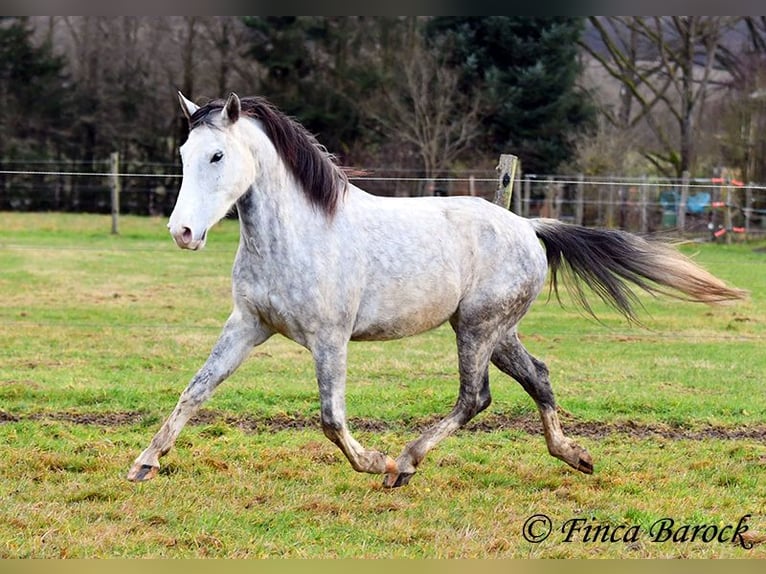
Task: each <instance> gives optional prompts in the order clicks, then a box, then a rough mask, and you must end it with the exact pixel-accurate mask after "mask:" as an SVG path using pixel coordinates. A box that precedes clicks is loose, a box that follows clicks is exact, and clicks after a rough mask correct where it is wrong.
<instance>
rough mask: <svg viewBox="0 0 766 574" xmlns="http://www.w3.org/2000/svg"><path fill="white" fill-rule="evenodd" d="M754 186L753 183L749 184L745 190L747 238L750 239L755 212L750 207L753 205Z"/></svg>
mask: <svg viewBox="0 0 766 574" xmlns="http://www.w3.org/2000/svg"><path fill="white" fill-rule="evenodd" d="M752 186H753V184H752V182H750V183H748V184H747V187H746V188H745V209H744V210H743V211H744V214H745V238H748V237H750V218H751V217H752V214H753V211H752V208H751V207H750V206H751V205H753V187H752Z"/></svg>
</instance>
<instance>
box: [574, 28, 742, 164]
mask: <svg viewBox="0 0 766 574" xmlns="http://www.w3.org/2000/svg"><path fill="white" fill-rule="evenodd" d="M734 21H735V20H734V19H732V18H725V17H721V16H671V17H652V18H647V17H642V16H636V17H616V16H609V17H591V18H590V23H591V25H592V26H593V28H594V29H595V30H596V31H597V33H598V36H599V39H600V44H592V43H589V42H585V41H583V42H581V46H582V47H583V48H584V49H585V50H586V51H587V52H588V53H589V54H590V55H591V56H592V57H593V58H594V59H595V60H596V61H597V62H599V63H600V64H601V65H602V66H603V68H604V69H605V70H606V71H607V72H608V74H609V75H610V76H612V77H613V78H615V79H616V80H617V81H619V82H620V85H621V108H620V113H619V114H617V115H615V114H614V113H612V112H610V111H609V110H608V109H603V110H602V111H603V112H604V115H605V117H607V119H609V121H611V122H612V123H613V124H614V125H616V126H619V127H622V128H630V127H633V126H635V125H637V124H638V123H639V122H640V121H644V122H646V124H647V125H648V126H649V128H650V129H651V131H652V133H653V134H654V135H655V137H656V147H655V149H646V150H644V155H645V156H646V158H647V159H648V160H649V161H651V162H652V163H653V164H654V165H655V166H656V167H657V169H658V170H660V171H661V172H663V173H666V174H667V175H671V176H675V177H681V175H682V174H683V173H684V172H685V171H694V167H695V162H696V155H695V153H696V148H695V141H696V139H697V137H698V128H699V124H700V118H701V117H702V114H703V113H704V111H705V106H706V102H707V99H708V96H709V88H710V86H711V79H712V73H713V71H714V67H713V66H714V64H715V63H716V60H717V55H718V50H719V48H720V45H721V39H722V34H723V32H724V31H725V30H726V29H728V28H729V27H731V25H732V24H733V23H734ZM639 44H640V45H641V47H642V48H641V50H639V48H638V46H639ZM633 104H637V109H636V108H634V107H633ZM663 112H664V113H665V114H667V115H669V116H670V118H671V120H672V121H671V122H666V121H663V120H664V118H663V116H662V113H663ZM671 128H672V129H671Z"/></svg>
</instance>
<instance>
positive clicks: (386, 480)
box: [383, 472, 415, 488]
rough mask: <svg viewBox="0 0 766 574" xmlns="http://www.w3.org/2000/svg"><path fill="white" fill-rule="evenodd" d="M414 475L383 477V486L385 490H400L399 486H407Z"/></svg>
mask: <svg viewBox="0 0 766 574" xmlns="http://www.w3.org/2000/svg"><path fill="white" fill-rule="evenodd" d="M414 475H415V473H414V472H400V473H398V474H387V475H386V476H384V477H383V486H384V487H385V488H398V487H399V486H406V485H407V484H408V483H409V482H410V479H411V478H412V477H413V476H414Z"/></svg>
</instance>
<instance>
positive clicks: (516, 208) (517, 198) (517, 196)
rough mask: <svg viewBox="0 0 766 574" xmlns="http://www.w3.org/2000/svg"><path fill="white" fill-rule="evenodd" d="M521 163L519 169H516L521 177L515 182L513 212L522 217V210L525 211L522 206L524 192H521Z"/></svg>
mask: <svg viewBox="0 0 766 574" xmlns="http://www.w3.org/2000/svg"><path fill="white" fill-rule="evenodd" d="M520 166H521V162H519V167H517V168H516V169H517V170H518V172H519V176H518V177H517V178H515V179H514V180H513V212H514V213H515V214H517V215H522V210H523V209H524V208H523V206H522V201H521V200H522V191H521V174H522V170H521V167H520Z"/></svg>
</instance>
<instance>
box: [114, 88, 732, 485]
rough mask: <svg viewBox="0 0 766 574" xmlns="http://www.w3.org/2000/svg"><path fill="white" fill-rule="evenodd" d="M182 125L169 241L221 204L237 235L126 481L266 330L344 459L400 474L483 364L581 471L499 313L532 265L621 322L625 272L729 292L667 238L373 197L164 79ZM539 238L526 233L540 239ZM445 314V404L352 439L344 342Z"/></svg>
mask: <svg viewBox="0 0 766 574" xmlns="http://www.w3.org/2000/svg"><path fill="white" fill-rule="evenodd" d="M179 99H180V102H181V107H182V109H183V112H184V114H185V115H186V117H187V119H188V121H189V126H190V133H189V137H188V140H187V141H186V143H185V144H184V145H183V146H182V148H181V157H182V161H183V183H182V185H181V190H180V192H179V196H178V202H177V204H176V206H175V209H174V210H173V213H172V215H171V216H170V221H169V223H168V228H169V230H170V233H171V234H172V236H173V238H174V239H175V242H176V243H177V244H178V246H179V247H181V248H184V249H192V250H196V249H200V248H202V247H203V246H204V245H205V241H206V239H207V231H208V229H210V227H211V226H213V225H214V224H215V223H216V222H217V221H219V220H220V219H221V218H222V217H224V216H225V215H226V213H227V212H228V211H229V210H230V209H231V208H232V206H233V205H236V207H237V211H238V213H239V219H240V229H241V238H240V243H239V249H238V251H237V255H236V260H235V263H234V269H233V284H232V292H233V299H234V306H233V310H232V313H231V315H230V317H229V318H228V320H227V321H226V324H225V325H224V328H223V332H222V333H221V336H220V338H219V340H218V342H217V343H216V344H215V346H214V348H213V350H212V352H211V353H210V356H209V358H208V359H207V361H206V362H205V364H204V365H203V366H202V368H201V369H200V370H199V371H198V372H197V374H196V375H195V376H194V377H193V378H192V380H191V382H190V383H189V385H188V386H187V388H186V389H185V390H184V391H183V393H182V394H181V397H180V399H179V401H178V404H177V405H176V407H175V409H174V410H173V412H172V413H171V415H170V416H169V418H168V419H167V420H166V421H165V423H164V424H163V425H162V427H161V428H160V430H159V431H158V432H157V434H156V435H155V436H154V438H153V439H152V441H151V444H150V445H149V447H148V448H147V449H146V450H144V451H143V452H142V453H141V455H140V456H139V457H138V458H137V459H136V461H135V464H134V465H133V467H132V468H131V470H130V471H129V473H128V479H129V480H131V481H143V480H148V479H151V478H153V477H154V476H155V475H156V474H157V472H158V470H159V459H160V457H161V456H163V455H165V454H167V452H168V451H169V450H170V449H171V447H172V445H173V444H174V442H175V440H176V438H177V437H178V435H179V433H180V432H181V429H182V428H183V426H184V425H185V424H186V422H187V421H188V420H189V418H190V417H192V416H193V415H194V413H195V412H196V411H197V410H198V409H199V407H200V406H201V405H202V403H203V402H204V401H205V400H206V399H207V398H208V397H210V395H211V394H212V392H213V390H214V389H215V388H216V387H217V386H218V384H219V383H221V382H222V381H223V380H224V379H226V378H227V377H228V376H229V375H231V374H232V373H233V372H234V370H235V369H236V368H237V367H238V366H239V365H240V364H241V363H242V361H243V360H244V359H245V358H246V357H247V356H248V354H249V353H250V351H251V350H252V348H253V347H254V346H256V345H260V344H261V343H263V342H264V341H266V340H267V339H268V338H269V337H271V336H272V335H274V334H275V333H279V334H282V335H284V336H285V337H289V338H290V339H292V340H294V341H296V342H297V343H299V344H301V345H303V346H304V347H306V348H307V349H308V350H309V351H310V352H311V354H312V356H313V358H314V362H315V365H316V376H317V380H318V383H319V396H320V413H321V425H322V430H323V431H324V434H325V435H326V436H327V437H328V438H329V439H330V440H331V441H332V442H334V443H335V444H336V445H337V446H338V447H339V448H340V449H341V450H342V451H343V454H344V455H345V456H346V458H348V460H349V462H350V463H351V466H352V467H353V468H354V469H355V470H357V471H359V472H369V473H377V474H383V475H385V476H384V479H383V484H384V485H385V486H387V487H395V486H400V485H404V484H407V482H408V481H409V479H410V478H411V477H412V475H413V474H414V473H415V471H416V469H417V467H418V465H419V464H420V463H421V462H422V461H423V458H424V457H425V456H426V453H427V452H428V451H429V450H430V449H431V448H433V447H434V446H435V445H436V444H437V443H438V442H439V441H441V440H442V439H444V438H445V437H446V436H447V435H449V434H450V433H452V432H453V431H455V430H456V429H458V428H460V427H461V426H462V425H464V424H466V423H467V422H468V421H469V420H471V419H472V418H473V417H474V416H476V415H477V414H478V413H479V412H481V411H483V410H484V409H486V408H487V406H489V404H490V400H491V398H490V389H489V375H488V367H489V363H490V361H491V362H492V363H493V364H494V365H495V366H497V368H499V369H500V370H501V371H502V372H504V373H506V374H508V375H509V376H511V377H513V378H514V379H516V380H517V381H518V382H519V383H520V384H521V385H522V387H523V388H524V390H526V391H527V393H529V395H530V396H531V397H532V399H533V400H534V401H535V403H536V404H537V407H538V409H539V411H540V416H541V419H542V424H543V431H544V434H545V441H546V443H547V446H548V451H549V452H550V454H551V455H553V456H555V457H557V458H559V459H561V460H563V461H564V462H566V463H567V464H569V465H570V466H572V467H574V468H576V469H577V470H580V471H582V472H585V473H591V472H593V463H592V460H591V457H590V455H589V454H588V452H587V451H586V450H585V449H584V448H582V447H580V446H579V445H577V444H576V443H575V442H574V441H572V440H571V439H569V438H568V437H567V436H565V435H564V432H563V431H562V429H561V424H560V423H559V419H558V416H557V414H556V403H555V400H554V397H553V391H552V389H551V385H550V382H549V380H548V369H547V368H546V366H545V364H543V363H542V362H541V361H539V360H537V359H535V358H534V357H532V356H531V355H530V354H529V353H528V352H527V350H526V349H525V348H524V346H523V345H522V344H521V342H520V341H519V338H518V335H517V325H518V323H519V321H520V320H521V318H522V317H523V316H524V314H525V313H526V312H527V311H528V310H529V308H530V306H531V305H532V302H533V301H534V300H535V298H536V297H537V296H538V294H539V293H540V292H541V290H542V289H543V286H544V283H545V278H546V275H547V272H548V268H550V270H551V274H552V285H553V287H554V289H555V288H556V287H557V278H558V274H559V273H560V272H561V271H564V272H566V274H567V275H568V276H569V277H570V278H572V279H574V281H573V282H572V283H573V285H574V293H575V296H576V298H577V300H578V301H579V302H580V303H582V304H583V305H584V307H585V308H586V309H588V310H589V307H588V304H587V301H586V300H585V297H584V290H583V288H582V286H581V284H584V286H586V287H588V288H590V289H592V290H593V291H595V292H596V293H597V294H598V295H599V296H601V298H602V299H604V300H605V301H607V302H609V303H611V304H612V305H613V306H614V307H616V308H617V309H618V310H619V311H621V312H622V313H623V314H625V315H626V316H627V317H628V318H629V319H633V318H635V317H634V314H633V307H634V306H635V304H636V297H635V294H634V293H633V292H632V291H631V290H630V288H629V287H628V283H633V284H635V285H638V286H639V287H641V288H643V289H645V290H647V291H649V292H662V290H663V289H664V288H666V287H667V288H670V290H671V293H673V292H675V293H676V295H677V296H679V297H682V298H685V299H688V300H691V301H698V302H705V303H717V302H722V301H727V300H732V299H740V298H742V297H744V296H745V294H744V292H743V291H740V290H738V289H733V288H730V287H728V286H726V285H725V284H724V283H723V282H722V281H720V280H719V279H717V278H715V277H713V276H712V275H711V274H709V273H708V272H706V271H704V270H703V269H701V268H700V267H698V266H697V265H695V264H694V263H692V262H691V261H689V260H688V259H687V258H685V257H684V256H683V255H681V254H679V253H678V252H677V251H676V250H674V249H672V248H670V247H668V246H665V245H661V244H657V243H652V242H647V241H645V240H643V239H641V238H639V237H637V236H634V235H631V234H628V233H624V232H619V231H608V230H593V229H587V228H583V227H578V226H572V225H566V224H563V223H560V222H558V221H554V220H545V219H536V220H529V219H524V218H521V217H518V216H516V215H514V214H513V213H511V212H509V211H507V210H505V209H502V208H500V207H499V206H497V205H494V204H492V203H490V202H488V201H485V200H483V199H479V198H471V197H459V198H432V197H428V198H383V197H375V196H372V195H369V194H367V193H365V192H364V191H362V190H361V189H359V188H357V187H356V186H354V185H352V184H350V183H349V181H348V179H347V177H346V175H345V173H344V172H343V170H342V169H340V168H339V167H338V166H336V164H335V163H334V161H333V159H332V157H331V156H329V155H328V154H327V152H326V151H325V149H324V148H323V147H322V146H320V145H319V144H318V143H317V142H316V140H315V139H314V138H313V137H312V136H311V135H310V134H309V133H308V132H307V131H306V130H305V129H304V128H303V127H302V126H300V125H299V124H298V123H296V122H295V121H293V120H291V119H290V118H288V117H286V116H285V115H283V114H282V113H281V112H279V111H278V110H277V109H275V108H274V107H273V106H271V105H270V104H269V103H268V102H266V101H265V100H263V99H261V98H243V99H242V100H240V98H238V97H237V96H236V95H235V94H231V95H230V96H229V97H228V99H226V100H225V101H224V100H215V101H212V102H210V103H208V104H207V105H205V106H202V107H198V106H197V105H195V104H194V103H192V102H191V101H189V100H187V99H186V98H185V97H184V96H183V95H181V94H179ZM541 242H542V245H541ZM447 321H449V323H450V325H451V326H452V328H453V329H454V331H455V334H456V336H457V346H458V359H459V372H460V391H459V395H458V398H457V402H456V403H455V406H454V408H453V409H452V411H451V412H450V413H449V414H448V415H447V416H446V417H444V418H443V419H442V420H440V421H439V422H437V423H436V424H434V425H433V426H431V427H430V428H428V429H427V430H426V431H425V432H424V433H423V434H422V435H421V436H420V437H419V438H417V439H416V440H414V441H412V442H410V443H409V444H407V445H406V447H405V448H404V450H403V452H402V453H401V454H400V455H399V457H398V458H397V459H395V460H394V459H393V458H391V457H389V456H387V455H386V454H384V453H382V452H378V451H375V450H368V449H366V448H364V447H363V446H362V445H361V444H360V443H359V442H357V441H356V440H355V439H354V437H353V436H352V435H351V433H350V432H349V429H348V426H347V423H346V399H345V389H346V354H347V346H348V342H349V341H351V340H354V341H379V340H387V339H397V338H401V337H407V336H409V335H415V334H417V333H422V332H424V331H427V330H429V329H433V328H435V327H437V326H439V325H442V324H443V323H445V322H447Z"/></svg>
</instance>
